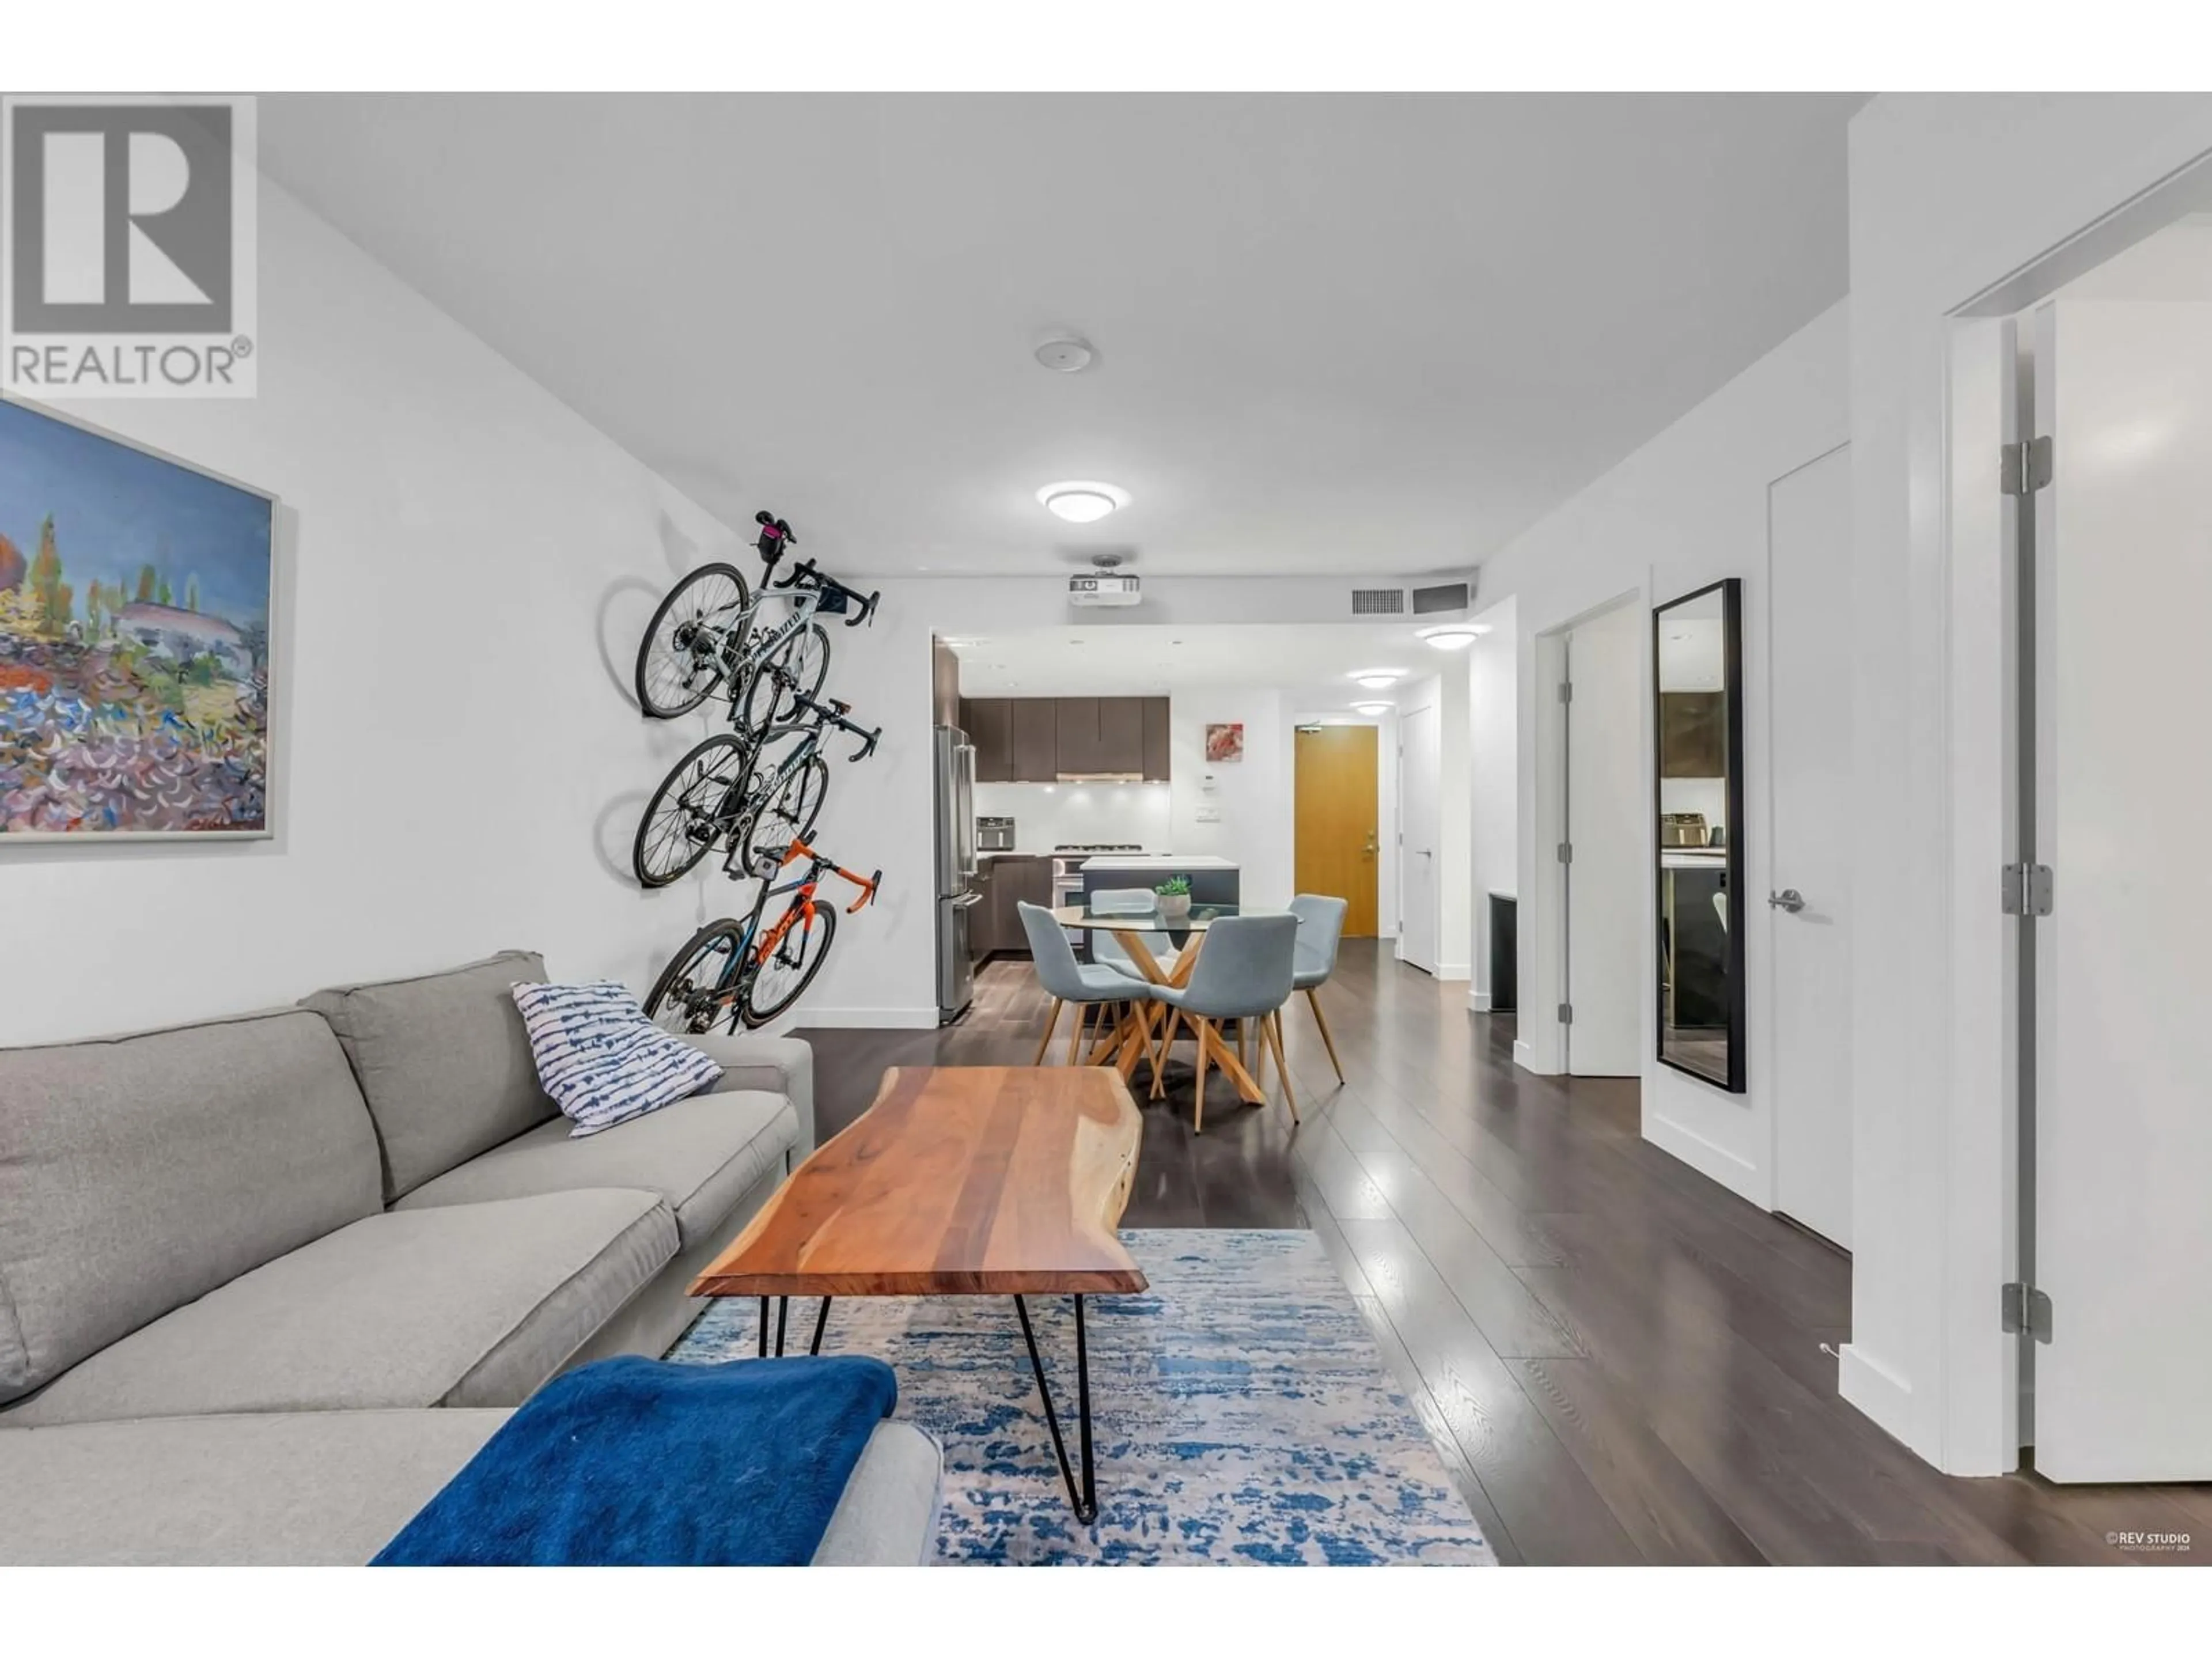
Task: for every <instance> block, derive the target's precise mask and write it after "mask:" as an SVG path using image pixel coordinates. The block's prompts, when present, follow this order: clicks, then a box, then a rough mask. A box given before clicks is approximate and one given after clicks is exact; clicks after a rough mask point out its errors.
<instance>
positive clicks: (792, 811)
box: [630, 664, 884, 887]
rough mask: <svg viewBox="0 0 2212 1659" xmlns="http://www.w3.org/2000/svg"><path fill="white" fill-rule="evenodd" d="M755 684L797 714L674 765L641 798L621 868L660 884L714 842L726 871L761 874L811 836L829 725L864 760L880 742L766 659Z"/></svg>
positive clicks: (721, 737)
mask: <svg viewBox="0 0 2212 1659" xmlns="http://www.w3.org/2000/svg"><path fill="white" fill-rule="evenodd" d="M761 676H762V679H763V683H765V684H769V685H770V686H771V687H772V688H774V691H773V695H775V697H776V699H777V702H778V705H779V706H781V705H782V704H783V703H784V702H786V701H788V702H789V705H790V708H791V712H792V713H793V714H794V715H796V716H798V717H799V718H797V719H795V720H791V721H788V722H787V723H785V724H781V725H776V726H769V727H768V728H767V729H766V730H765V731H761V732H751V733H747V734H745V735H743V736H740V735H739V734H738V733H735V732H716V733H715V734H714V736H713V737H711V738H707V739H706V740H705V741H704V742H702V743H701V744H698V745H697V746H696V748H694V749H693V750H691V752H690V754H688V755H686V756H684V758H683V759H682V760H680V761H678V762H677V763H676V764H675V766H674V767H673V768H672V769H671V770H670V772H669V774H668V775H667V776H666V777H665V778H663V779H662V780H661V781H660V787H659V788H658V789H656V790H654V791H653V799H650V800H649V801H647V803H646V805H645V815H644V816H643V817H641V818H640V819H639V820H638V825H637V839H636V841H635V843H634V844H633V846H632V848H631V849H630V864H631V867H632V869H633V870H634V871H635V873H636V876H637V878H638V880H639V881H640V882H641V883H642V884H644V885H645V886H647V887H665V886H667V885H668V884H669V883H671V882H672V881H675V880H677V879H678V878H680V877H682V876H683V875H684V873H685V872H688V871H689V870H690V869H691V867H692V866H694V865H696V864H697V863H698V862H699V860H701V859H703V858H705V857H706V856H707V854H708V853H709V852H710V851H712V850H713V849H714V848H715V847H717V846H720V847H721V848H724V849H726V858H725V864H724V867H725V868H726V870H727V871H728V872H729V873H730V874H731V875H732V876H744V875H764V874H766V873H767V872H769V871H772V870H774V869H775V867H776V866H777V865H778V864H779V863H781V861H782V856H783V852H784V849H785V848H787V847H789V846H791V845H793V843H794V842H803V841H805V838H806V837H807V836H810V835H811V834H812V833H813V832H814V824H815V820H816V819H817V818H819V817H821V816H822V801H823V797H824V796H825V795H826V794H828V793H829V763H828V762H827V761H826V760H824V759H823V755H822V745H823V740H824V738H826V736H827V734H828V733H829V732H830V731H832V730H836V731H841V732H848V733H850V734H851V735H852V736H854V737H856V738H860V747H859V748H858V749H855V750H854V751H853V752H852V754H851V755H850V756H849V757H848V759H850V760H855V761H858V760H866V758H867V757H869V756H870V755H872V754H873V753H874V752H875V750H876V744H878V742H879V741H880V740H881V739H882V738H883V735H884V733H883V728H882V727H881V726H878V727H876V728H875V729H874V730H872V731H871V730H869V729H868V728H867V727H866V726H862V725H860V722H859V721H857V720H854V719H852V718H851V716H852V712H853V706H852V704H850V703H848V702H838V701H837V700H836V699H835V698H830V699H827V700H824V699H822V698H819V697H817V696H815V695H814V694H813V692H812V691H811V690H801V689H800V688H799V687H798V686H796V685H793V684H790V683H789V681H788V680H787V678H786V677H785V674H784V671H783V669H782V668H781V666H779V665H775V664H769V665H766V666H764V667H763V669H762V670H761Z"/></svg>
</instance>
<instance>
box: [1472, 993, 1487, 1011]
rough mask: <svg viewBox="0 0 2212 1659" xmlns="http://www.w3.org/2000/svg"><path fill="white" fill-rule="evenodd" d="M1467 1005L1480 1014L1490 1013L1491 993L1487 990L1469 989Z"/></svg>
mask: <svg viewBox="0 0 2212 1659" xmlns="http://www.w3.org/2000/svg"><path fill="white" fill-rule="evenodd" d="M1467 1006H1468V1007H1470V1008H1472V1009H1474V1012H1476V1013H1478V1014H1486V1013H1488V1012H1490V993H1489V992H1487V991H1469V992H1468V994H1467Z"/></svg>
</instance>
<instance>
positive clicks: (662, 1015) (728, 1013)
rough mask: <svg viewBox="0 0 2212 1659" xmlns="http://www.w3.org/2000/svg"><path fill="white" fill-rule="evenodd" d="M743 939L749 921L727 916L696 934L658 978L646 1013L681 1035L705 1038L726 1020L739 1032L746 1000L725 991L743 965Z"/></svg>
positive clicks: (667, 1028) (662, 970)
mask: <svg viewBox="0 0 2212 1659" xmlns="http://www.w3.org/2000/svg"><path fill="white" fill-rule="evenodd" d="M744 943H745V929H744V923H743V922H740V921H733V920H732V919H731V918H730V917H727V916H725V917H723V918H722V920H721V921H710V922H708V924H707V925H706V926H705V927H702V928H701V929H700V930H699V931H698V932H697V933H694V934H692V935H691V937H690V939H687V940H686V941H685V942H684V948H683V949H682V950H680V951H678V952H677V953H676V954H675V955H674V956H672V957H669V959H668V965H667V966H666V967H665V968H663V969H661V970H660V977H659V979H656V980H655V981H653V994H652V995H650V996H648V997H647V998H646V1000H645V1017H646V1018H647V1019H649V1020H651V1021H652V1022H653V1024H656V1025H658V1026H659V1027H660V1029H661V1030H664V1031H673V1032H675V1033H676V1034H677V1035H678V1036H705V1035H706V1034H707V1033H708V1032H709V1031H711V1030H714V1028H715V1027H716V1026H717V1025H721V1024H727V1025H728V1026H729V1028H730V1030H732V1031H734V1030H737V1029H738V1022H739V1019H740V1015H739V1012H738V1003H739V1001H740V1000H741V999H740V998H738V997H737V996H735V995H731V994H726V992H727V989H728V987H729V985H730V982H731V981H732V980H733V979H734V978H735V977H736V975H737V974H738V969H739V968H740V967H741V966H742V963H743V957H742V952H743V951H744Z"/></svg>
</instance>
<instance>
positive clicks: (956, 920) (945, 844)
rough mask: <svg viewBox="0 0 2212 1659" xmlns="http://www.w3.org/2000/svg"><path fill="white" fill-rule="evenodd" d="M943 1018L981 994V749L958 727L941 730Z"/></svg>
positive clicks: (939, 872)
mask: <svg viewBox="0 0 2212 1659" xmlns="http://www.w3.org/2000/svg"><path fill="white" fill-rule="evenodd" d="M936 754H937V1022H938V1024H940V1025H942V1024H945V1023H946V1022H947V1021H950V1020H955V1019H957V1018H960V1016H961V1015H963V1014H964V1013H966V1012H968V1005H969V1003H970V1002H972V1001H973V1000H975V950H974V947H973V942H972V941H973V921H972V919H973V917H974V916H975V906H976V905H977V903H978V902H981V899H982V895H981V893H979V892H977V891H976V890H975V876H976V872H977V870H978V869H979V867H980V866H979V864H978V861H977V860H976V856H975V746H974V745H973V744H970V743H969V741H968V734H967V733H966V732H963V731H962V730H961V729H960V728H959V727H958V726H939V727H938V728H937V730H936Z"/></svg>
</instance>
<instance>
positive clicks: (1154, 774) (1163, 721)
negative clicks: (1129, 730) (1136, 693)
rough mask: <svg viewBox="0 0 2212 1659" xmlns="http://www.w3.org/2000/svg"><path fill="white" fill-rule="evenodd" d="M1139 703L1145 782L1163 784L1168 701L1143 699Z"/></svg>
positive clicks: (1166, 746)
mask: <svg viewBox="0 0 2212 1659" xmlns="http://www.w3.org/2000/svg"><path fill="white" fill-rule="evenodd" d="M1139 702H1141V703H1142V704H1143V705H1144V706H1143V708H1142V709H1141V711H1140V720H1141V724H1142V726H1143V728H1144V760H1145V781H1146V782H1147V783H1164V782H1166V781H1167V780H1168V700H1167V699H1166V698H1165V697H1143V698H1139Z"/></svg>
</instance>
